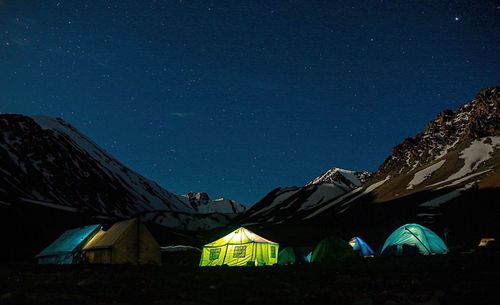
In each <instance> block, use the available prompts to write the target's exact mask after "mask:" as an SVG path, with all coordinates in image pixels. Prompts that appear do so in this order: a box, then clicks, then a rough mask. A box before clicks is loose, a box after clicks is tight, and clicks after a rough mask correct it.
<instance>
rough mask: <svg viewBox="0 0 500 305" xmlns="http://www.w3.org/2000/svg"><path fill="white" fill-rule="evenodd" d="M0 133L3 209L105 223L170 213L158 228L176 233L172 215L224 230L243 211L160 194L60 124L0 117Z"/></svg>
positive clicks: (228, 203) (231, 204)
mask: <svg viewBox="0 0 500 305" xmlns="http://www.w3.org/2000/svg"><path fill="white" fill-rule="evenodd" d="M0 131H1V132H0V202H3V203H4V205H12V204H14V203H18V202H22V203H23V204H36V205H42V206H46V207H50V208H55V209H60V210H65V211H69V212H85V213H88V214H91V215H97V216H99V217H106V218H116V217H118V218H122V217H132V216H136V215H143V214H149V213H152V212H154V213H157V212H161V213H162V214H163V215H166V214H169V213H171V215H168V217H164V218H163V219H162V220H161V221H158V223H160V224H162V225H164V226H167V227H180V228H185V227H186V226H184V225H183V221H182V220H179V219H175V218H176V215H190V216H189V217H190V226H189V227H190V228H191V229H197V228H198V227H203V228H206V227H209V226H210V225H224V223H227V220H228V219H230V218H232V217H234V216H235V215H236V214H238V213H240V212H242V211H244V206H242V205H240V204H238V203H236V202H234V201H232V200H227V199H221V200H210V199H209V198H208V195H207V196H206V198H205V199H204V200H196V199H193V198H190V197H189V196H178V195H176V194H173V193H171V192H169V191H167V190H165V189H163V188H162V187H160V186H159V185H158V184H156V183H155V182H153V181H151V180H148V179H147V178H145V177H143V176H141V175H139V174H137V173H136V172H134V171H132V170H130V169H129V168H128V167H126V166H125V165H123V164H122V163H120V162H119V161H117V160H116V159H114V158H113V157H112V156H110V155H109V154H108V153H106V152H105V151H104V150H103V149H101V148H100V147H99V146H98V145H96V144H95V143H94V142H92V141H91V140H90V139H88V138H87V137H85V136H84V135H83V134H81V133H80V132H79V131H78V130H76V129H75V128H74V127H73V126H71V125H70V124H68V123H66V122H65V121H63V120H62V119H54V118H49V117H42V116H35V117H27V116H22V115H0ZM208 214H224V216H220V217H219V218H220V219H221V221H220V223H219V224H216V223H215V222H214V221H213V220H209V221H208V223H207V222H206V221H205V220H206V219H208V218H210V217H209V216H208ZM213 217H215V216H213ZM182 218H183V219H184V218H186V216H183V217H182ZM155 219H156V218H155ZM166 219H169V220H171V221H166ZM174 219H175V220H174ZM195 220H196V221H195ZM197 222H198V226H197V225H196V223H197Z"/></svg>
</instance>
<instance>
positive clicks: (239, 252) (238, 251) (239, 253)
mask: <svg viewBox="0 0 500 305" xmlns="http://www.w3.org/2000/svg"><path fill="white" fill-rule="evenodd" d="M246 250H247V246H235V247H234V252H233V258H244V257H245V256H246Z"/></svg>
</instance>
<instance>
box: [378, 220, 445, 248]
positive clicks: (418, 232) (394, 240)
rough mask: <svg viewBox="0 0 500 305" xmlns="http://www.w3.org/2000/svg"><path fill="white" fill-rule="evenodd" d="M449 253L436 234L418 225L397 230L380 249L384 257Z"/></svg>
mask: <svg viewBox="0 0 500 305" xmlns="http://www.w3.org/2000/svg"><path fill="white" fill-rule="evenodd" d="M448 252H449V250H448V247H446V244H445V243H444V241H443V240H442V239H441V238H440V237H439V236H437V235H436V233H434V232H432V231H431V230H430V229H428V228H426V227H424V226H421V225H419V224H416V223H409V224H405V225H403V226H401V227H399V228H397V229H396V230H395V231H394V232H393V233H392V234H391V235H390V236H389V237H388V238H387V240H386V241H385V243H384V245H383V246H382V248H381V249H380V253H381V254H382V255H384V254H385V255H419V254H421V255H429V254H446V253H448Z"/></svg>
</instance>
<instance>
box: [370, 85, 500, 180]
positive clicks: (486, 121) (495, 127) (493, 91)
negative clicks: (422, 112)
mask: <svg viewBox="0 0 500 305" xmlns="http://www.w3.org/2000/svg"><path fill="white" fill-rule="evenodd" d="M499 134H500V87H494V88H488V89H483V90H481V91H480V92H479V94H478V95H477V96H476V97H475V98H474V100H472V101H471V102H470V103H468V104H465V105H463V106H462V107H460V108H459V109H458V110H457V111H452V110H445V111H443V112H441V113H439V114H438V115H437V117H436V118H435V119H434V120H433V121H431V122H429V124H428V125H427V127H426V128H425V129H424V130H423V131H422V132H421V133H419V134H417V135H416V136H415V137H413V138H406V139H404V140H403V142H401V143H400V144H398V145H397V146H396V147H394V149H393V150H392V152H391V155H390V156H389V157H388V158H387V159H386V160H385V161H384V163H383V164H382V165H381V166H380V167H379V169H378V171H377V172H376V173H375V176H376V177H385V176H387V175H388V174H391V175H393V176H394V175H399V174H402V173H406V172H410V171H412V170H414V169H416V168H417V167H419V166H422V165H425V164H428V163H430V162H432V161H434V160H436V159H439V158H441V157H443V156H444V155H446V153H448V152H449V151H451V150H453V148H455V147H457V146H459V145H460V144H462V143H469V142H471V141H473V140H478V139H480V138H484V137H488V136H496V135H499Z"/></svg>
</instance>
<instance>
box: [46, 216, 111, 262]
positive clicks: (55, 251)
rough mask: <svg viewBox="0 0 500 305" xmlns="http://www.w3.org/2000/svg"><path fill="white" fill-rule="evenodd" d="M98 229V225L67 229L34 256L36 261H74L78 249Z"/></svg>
mask: <svg viewBox="0 0 500 305" xmlns="http://www.w3.org/2000/svg"><path fill="white" fill-rule="evenodd" d="M100 229H101V226H100V225H91V226H85V227H80V228H76V229H72V230H67V231H66V232H64V233H63V234H62V235H61V236H59V238H58V239H56V240H55V241H54V242H53V243H52V244H50V245H49V246H48V247H47V248H45V249H44V250H43V251H42V252H40V253H39V254H38V255H37V256H36V258H37V259H38V263H39V264H58V265H59V264H74V263H76V262H75V258H76V257H77V255H78V254H79V251H80V250H81V249H82V248H83V247H84V246H85V244H86V243H87V242H88V241H89V240H90V239H91V238H92V237H94V235H96V234H97V232H98V231H99V230H100Z"/></svg>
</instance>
